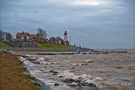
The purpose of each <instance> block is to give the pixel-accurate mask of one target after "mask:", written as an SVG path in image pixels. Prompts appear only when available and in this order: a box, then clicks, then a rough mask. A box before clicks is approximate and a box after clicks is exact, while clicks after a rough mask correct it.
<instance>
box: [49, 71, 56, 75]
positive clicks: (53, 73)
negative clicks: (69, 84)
mask: <svg viewBox="0 0 135 90" xmlns="http://www.w3.org/2000/svg"><path fill="white" fill-rule="evenodd" d="M49 72H50V73H52V75H57V74H58V72H57V71H54V70H50V71H49Z"/></svg>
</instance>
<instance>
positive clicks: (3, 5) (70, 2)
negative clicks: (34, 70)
mask: <svg viewBox="0 0 135 90" xmlns="http://www.w3.org/2000/svg"><path fill="white" fill-rule="evenodd" d="M134 9H135V0H0V29H1V30H3V31H8V32H11V33H12V34H13V35H15V34H16V32H20V31H26V32H30V33H36V32H37V31H36V29H37V28H39V27H40V28H43V29H45V30H46V31H47V33H48V37H51V36H61V37H63V33H64V31H65V30H67V31H68V33H69V37H71V41H72V44H74V43H75V44H80V45H82V46H84V47H90V48H135V43H134V40H135V39H134V38H135V30H134V29H135V17H134V16H135V11H134Z"/></svg>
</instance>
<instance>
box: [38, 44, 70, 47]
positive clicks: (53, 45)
mask: <svg viewBox="0 0 135 90" xmlns="http://www.w3.org/2000/svg"><path fill="white" fill-rule="evenodd" d="M69 47H71V46H65V45H58V44H48V43H40V44H38V48H69Z"/></svg>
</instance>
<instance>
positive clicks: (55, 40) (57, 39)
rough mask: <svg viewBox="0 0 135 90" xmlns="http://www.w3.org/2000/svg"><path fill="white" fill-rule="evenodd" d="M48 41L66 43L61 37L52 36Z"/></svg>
mask: <svg viewBox="0 0 135 90" xmlns="http://www.w3.org/2000/svg"><path fill="white" fill-rule="evenodd" d="M48 42H49V43H50V44H64V40H63V39H62V38H60V37H51V38H50V39H49V41H48Z"/></svg>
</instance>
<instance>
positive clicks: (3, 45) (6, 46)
mask: <svg viewBox="0 0 135 90" xmlns="http://www.w3.org/2000/svg"><path fill="white" fill-rule="evenodd" d="M8 47H10V46H8V45H7V44H5V43H0V48H8Z"/></svg>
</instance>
